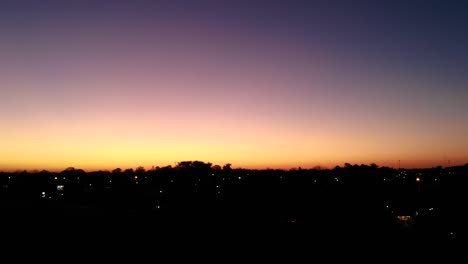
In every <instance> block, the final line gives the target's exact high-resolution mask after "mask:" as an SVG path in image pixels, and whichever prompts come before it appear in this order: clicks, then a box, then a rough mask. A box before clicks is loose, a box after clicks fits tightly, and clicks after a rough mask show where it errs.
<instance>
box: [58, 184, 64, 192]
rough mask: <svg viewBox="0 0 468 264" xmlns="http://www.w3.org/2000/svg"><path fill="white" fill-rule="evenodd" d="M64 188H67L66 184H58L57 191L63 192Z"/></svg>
mask: <svg viewBox="0 0 468 264" xmlns="http://www.w3.org/2000/svg"><path fill="white" fill-rule="evenodd" d="M64 188H65V186H63V185H57V191H59V192H63V189H64Z"/></svg>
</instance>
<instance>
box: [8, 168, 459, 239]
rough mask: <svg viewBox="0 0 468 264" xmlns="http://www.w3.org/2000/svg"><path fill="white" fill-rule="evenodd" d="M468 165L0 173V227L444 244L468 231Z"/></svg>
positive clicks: (27, 235) (57, 234)
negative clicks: (420, 168)
mask: <svg viewBox="0 0 468 264" xmlns="http://www.w3.org/2000/svg"><path fill="white" fill-rule="evenodd" d="M467 176H468V166H460V167H452V168H433V169H427V170H394V169H390V168H377V167H376V166H364V165H361V166H356V165H355V166H351V165H347V166H345V167H344V168H339V167H337V168H335V169H333V170H300V169H299V170H291V171H281V170H263V171H257V170H242V169H230V168H229V167H225V168H224V169H216V168H213V167H211V164H206V163H202V162H198V163H197V162H188V163H185V165H184V163H180V164H179V165H178V166H177V167H175V168H170V167H166V168H157V169H154V170H151V171H144V170H142V169H141V168H140V169H139V170H136V171H133V170H126V171H120V170H115V171H113V172H94V173H85V172H84V171H81V170H75V169H72V168H70V169H67V170H66V171H63V172H62V173H49V172H38V173H26V172H18V173H0V181H1V187H2V188H1V196H0V214H1V224H2V228H3V229H2V230H3V231H2V238H3V240H4V241H3V242H5V241H12V240H15V241H19V243H24V242H25V241H28V242H29V243H38V244H41V243H46V242H45V241H49V240H51V239H52V241H55V243H58V244H60V243H61V242H60V241H63V243H68V242H70V241H78V240H83V239H84V240H85V241H88V242H87V244H90V243H97V244H99V243H100V242H99V241H101V242H102V243H109V242H111V243H129V241H132V242H131V243H134V242H135V243H137V242H138V241H150V243H153V242H154V243H166V242H167V243H166V244H170V243H174V245H176V244H180V243H189V244H190V243H194V244H197V243H201V242H200V241H202V240H203V241H205V240H208V243H211V244H218V245H219V243H225V242H232V241H237V240H240V241H243V242H241V243H243V244H245V243H253V244H255V243H257V242H258V243H271V244H275V245H277V246H280V247H281V246H291V245H296V244H301V245H309V244H310V245H312V244H322V245H323V244H325V243H331V244H330V245H337V244H340V243H341V244H346V243H350V244H354V245H355V244H356V243H368V244H374V245H378V244H379V243H387V244H398V245H407V246H408V247H412V246H413V245H415V244H421V243H439V244H446V245H447V243H448V244H450V243H458V242H460V241H465V240H466V238H468V236H467V233H466V232H465V229H466V225H467V224H468V221H467V220H468V217H467V216H466V209H467V208H468V207H467V204H466V203H467V202H466V201H468V199H467V198H468V197H467V196H468V192H467V191H466V182H467ZM21 241H22V242H21ZM189 241H190V242H189ZM204 243H206V242H204Z"/></svg>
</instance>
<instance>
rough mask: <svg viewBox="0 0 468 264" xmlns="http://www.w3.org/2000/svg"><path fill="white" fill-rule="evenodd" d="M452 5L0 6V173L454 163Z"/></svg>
mask: <svg viewBox="0 0 468 264" xmlns="http://www.w3.org/2000/svg"><path fill="white" fill-rule="evenodd" d="M463 2H464V1H378V0H377V1H360V0H358V1H294V0H292V1H274V0H273V1H255V0H253V1H177V0H175V1H138V0H137V1H120V0H115V1H48V0H45V1H22V0H17V1H9V0H5V1H1V3H0V170H5V171H9V170H23V169H27V170H33V169H38V170H41V169H47V170H62V169H64V168H66V167H76V168H82V169H85V170H97V169H113V168H116V167H121V168H130V167H133V168H134V167H136V166H144V167H146V168H150V167H152V166H165V165H174V163H175V162H179V161H184V160H202V161H206V162H212V163H214V164H220V165H223V164H225V163H232V164H233V167H243V168H259V169H262V168H285V169H287V168H293V167H299V166H301V167H302V168H308V167H314V166H323V167H334V166H335V165H343V164H344V163H346V162H349V163H352V164H354V163H357V164H361V163H364V164H370V163H376V164H378V165H380V166H390V167H398V160H400V161H401V166H402V167H407V168H415V167H432V166H437V165H443V166H446V165H448V164H449V160H450V165H462V164H465V163H468V138H467V136H468V88H467V87H468V86H467V84H468V75H467V74H466V72H468V49H467V48H466V47H468V31H467V30H466V28H467V26H468V16H466V14H467V12H468V4H466V3H463Z"/></svg>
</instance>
